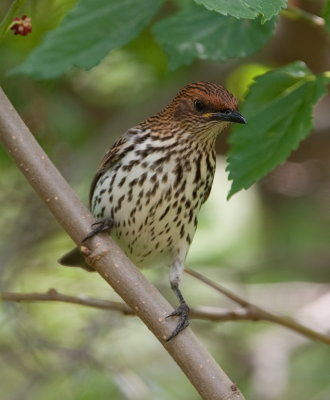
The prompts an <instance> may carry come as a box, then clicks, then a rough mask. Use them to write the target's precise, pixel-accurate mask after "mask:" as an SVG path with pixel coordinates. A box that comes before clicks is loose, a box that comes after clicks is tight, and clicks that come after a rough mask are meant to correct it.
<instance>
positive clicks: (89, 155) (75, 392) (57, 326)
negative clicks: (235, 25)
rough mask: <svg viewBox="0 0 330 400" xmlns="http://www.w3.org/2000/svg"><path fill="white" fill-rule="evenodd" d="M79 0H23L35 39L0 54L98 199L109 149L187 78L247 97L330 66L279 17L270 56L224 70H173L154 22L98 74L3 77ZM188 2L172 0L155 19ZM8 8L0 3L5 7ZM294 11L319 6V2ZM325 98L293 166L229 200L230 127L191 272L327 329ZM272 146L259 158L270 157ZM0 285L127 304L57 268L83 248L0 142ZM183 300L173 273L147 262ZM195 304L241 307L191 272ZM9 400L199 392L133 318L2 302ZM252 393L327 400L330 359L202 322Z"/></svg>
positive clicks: (262, 334) (187, 290)
mask: <svg viewBox="0 0 330 400" xmlns="http://www.w3.org/2000/svg"><path fill="white" fill-rule="evenodd" d="M74 3H75V1H74V0H70V1H68V0H37V1H27V2H26V5H25V6H24V8H23V9H22V14H26V15H29V16H31V17H32V20H33V33H32V34H31V35H29V36H27V37H18V36H14V35H12V34H11V33H9V34H8V35H7V37H6V39H5V41H4V42H3V43H2V45H1V47H0V83H1V86H2V88H3V89H4V90H5V92H6V94H7V95H8V97H9V98H10V100H11V101H12V103H13V104H14V105H15V107H16V108H17V110H18V112H19V113H20V115H21V116H22V117H23V119H24V121H25V122H26V124H27V125H28V126H29V128H30V129H31V130H32V132H33V133H34V134H35V136H36V138H37V140H38V141H39V143H40V144H41V145H42V146H43V148H44V149H45V150H46V152H47V153H48V155H49V156H50V158H51V159H52V160H53V162H54V163H55V165H56V166H57V167H58V168H59V170H60V171H61V173H62V174H63V175H64V176H65V178H66V179H67V180H68V181H69V182H70V183H71V185H72V186H73V187H74V189H75V191H76V192H77V193H78V195H79V196H80V198H81V199H82V200H83V201H84V202H85V203H86V204H87V198H88V191H89V184H90V182H91V179H92V177H93V174H94V171H95V170H96V167H97V165H98V163H99V161H100V159H101V157H102V156H103V153H104V151H105V149H107V148H108V147H110V146H111V145H112V143H113V142H114V141H115V140H116V138H118V137H119V136H120V135H121V134H122V133H123V132H124V131H125V130H126V129H128V128H130V127H131V126H134V125H135V124H136V123H138V122H140V121H141V120H143V119H144V118H146V117H148V116H150V115H152V114H153V113H155V112H157V111H159V110H160V109H161V108H162V107H163V106H165V105H166V104H167V103H168V101H169V100H170V99H171V98H172V97H173V96H174V94H176V92H177V91H178V90H179V89H180V88H181V87H182V86H184V85H185V84H186V83H188V82H192V81H199V80H207V81H215V82H218V83H222V84H224V85H226V86H227V87H228V89H229V90H231V91H232V92H233V93H234V94H235V95H236V96H237V97H238V98H239V99H240V101H243V98H244V93H245V91H246V88H247V86H248V85H249V84H250V83H251V80H252V78H253V76H255V75H257V74H260V73H263V72H265V71H266V70H268V69H269V68H272V67H274V66H280V65H284V64H286V63H289V62H291V61H294V60H303V61H305V62H306V63H307V65H308V67H309V68H310V69H311V70H312V71H313V72H314V73H318V72H321V71H324V70H329V69H330V46H329V37H328V36H326V35H325V33H324V31H323V30H322V29H319V28H315V27H313V26H312V25H310V24H308V23H306V22H303V21H290V20H287V19H285V18H282V19H281V21H280V23H279V24H278V26H277V30H276V33H275V35H274V37H273V39H272V40H271V41H270V43H268V44H267V45H266V46H265V47H264V48H263V49H262V51H260V52H259V53H257V54H255V55H253V56H251V57H249V58H247V59H244V60H235V61H230V62H227V63H225V64H221V63H218V62H211V61H198V62H195V63H194V64H193V65H192V66H190V67H182V68H180V69H178V70H176V71H174V72H173V71H169V70H168V68H167V58H166V55H165V54H164V53H163V50H162V49H161V48H160V47H159V46H158V45H157V44H156V43H155V42H154V40H153V38H152V35H151V34H150V32H149V30H145V31H143V32H142V34H141V35H140V36H139V37H138V38H137V39H135V40H134V41H133V42H131V43H130V44H129V45H127V46H125V47H124V48H122V49H120V50H115V51H113V52H111V53H110V54H109V56H107V57H106V58H105V59H104V60H103V61H102V62H101V63H100V65H98V66H96V67H94V68H93V69H92V70H90V71H81V70H72V71H70V72H69V73H68V74H66V75H65V76H64V77H63V78H61V79H58V80H56V81H50V82H35V81H32V80H30V79H27V78H24V77H17V76H15V77H10V76H8V75H7V72H8V71H9V70H10V69H11V68H13V67H15V66H16V65H18V64H19V63H20V62H22V61H23V60H24V58H25V57H26V55H27V54H28V53H29V51H30V50H31V49H32V48H33V47H34V46H36V45H37V44H38V43H39V41H40V38H41V36H42V35H43V34H44V32H45V31H46V30H48V29H50V28H51V27H53V26H56V25H57V24H58V22H59V20H61V18H62V17H63V15H64V14H65V13H66V11H67V10H68V9H69V8H70V7H72V5H73V4H74ZM176 3H180V1H177V2H175V1H174V2H168V3H166V6H164V7H163V8H162V9H161V11H160V13H159V14H157V16H156V18H160V17H162V16H164V15H167V14H168V13H170V12H171V11H172V9H173V8H174V7H175V6H176ZM9 4H10V1H8V0H2V1H1V3H0V16H2V15H4V13H5V11H6V10H7V8H8V6H9ZM294 4H296V5H299V6H300V7H302V8H305V9H306V10H308V11H311V12H315V13H318V12H319V10H320V7H321V6H322V4H323V3H322V2H321V1H312V0H304V1H295V2H294ZM329 107H330V99H329V96H327V97H325V98H324V99H323V100H322V101H321V102H320V103H319V104H318V105H317V107H316V109H315V122H314V125H315V129H314V131H313V132H312V134H311V135H310V136H309V137H308V139H307V140H305V141H304V142H303V143H302V144H301V146H300V147H299V149H298V150H297V151H295V152H294V154H292V155H291V157H290V159H289V160H288V161H287V162H286V163H285V164H283V165H281V166H279V167H278V168H277V169H275V170H274V171H273V172H271V173H270V174H269V175H268V176H267V177H266V178H264V179H263V180H262V181H261V182H260V183H259V184H258V185H254V187H252V188H251V189H249V190H248V191H246V192H241V193H238V194H237V195H235V196H234V197H233V198H232V199H231V200H230V201H229V202H227V200H226V196H227V193H228V191H229V183H228V181H227V176H226V173H225V172H224V169H225V166H226V163H225V154H226V151H227V150H228V146H227V144H226V138H227V135H228V133H226V134H224V135H222V137H220V138H219V139H218V143H217V150H218V156H219V159H218V164H217V175H216V178H215V182H214V188H213V191H212V194H211V197H210V199H209V201H208V203H207V204H206V205H205V206H204V208H203V209H202V213H201V216H200V223H199V227H198V231H197V233H196V236H195V238H194V241H193V244H192V247H191V251H190V254H189V257H188V260H187V265H188V266H189V267H193V268H195V269H196V270H198V271H199V272H201V273H203V274H205V275H206V276H208V277H210V278H212V279H214V280H216V281H218V282H221V283H222V284H224V285H226V286H227V287H230V288H232V289H233V290H235V291H236V292H237V293H239V294H240V295H241V296H243V297H245V298H246V299H248V300H250V301H253V302H255V303H257V304H259V305H261V306H263V307H265V308H267V309H269V310H272V311H276V312H280V313H283V314H288V315H291V316H294V317H295V318H297V319H298V320H299V321H301V322H303V323H305V324H306V325H308V326H310V327H311V328H314V329H316V330H319V331H322V332H326V331H329V329H330V314H329V310H330V299H329V278H330V268H329V263H330V249H329V237H330V189H329V188H330V157H329V154H330V118H329ZM262 156H264V155H261V157H262ZM0 171H1V174H0V210H1V216H2V217H1V218H0V256H1V261H0V284H1V290H2V291H17V292H34V291H36V292H45V291H47V290H48V289H49V288H55V289H56V290H58V291H60V292H62V293H66V294H71V295H87V296H94V297H98V298H103V299H111V300H112V299H114V300H118V297H117V295H116V294H115V293H114V292H113V291H112V290H111V288H109V286H108V285H107V284H106V283H105V282H104V281H103V280H102V279H100V278H99V276H98V275H97V274H89V273H86V272H85V271H83V270H75V269H66V268H63V267H60V266H59V265H58V264H57V262H56V260H57V259H58V258H59V257H60V256H61V255H62V254H63V253H64V252H66V251H68V250H69V249H70V248H71V247H72V242H71V240H70V239H69V238H68V236H67V235H66V234H65V232H63V230H62V229H61V228H60V226H59V225H58V224H57V223H56V221H55V220H54V218H53V217H52V215H51V214H50V213H49V211H48V210H47V209H46V207H45V206H44V204H43V203H42V202H41V201H40V200H39V199H38V197H37V195H36V194H35V193H34V192H33V191H32V189H31V188H30V187H29V185H28V183H27V182H26V181H25V179H24V177H23V176H22V175H21V174H20V172H19V171H18V169H17V168H16V166H15V165H14V164H13V162H12V161H11V159H10V158H9V156H8V155H7V154H6V152H5V150H4V149H3V148H2V147H0ZM144 273H145V274H146V276H147V277H148V278H149V279H150V280H151V281H152V282H153V283H154V284H155V285H156V286H157V287H158V288H159V289H160V290H161V292H162V293H163V294H164V295H165V296H166V297H167V298H168V299H169V300H170V301H171V302H172V303H173V304H176V300H175V298H174V296H173V294H172V293H171V290H170V288H169V284H168V270H161V269H159V270H145V271H144ZM182 291H183V293H184V294H185V298H186V300H187V301H188V303H189V304H190V305H191V306H197V305H212V306H219V307H231V308H236V306H235V305H233V304H231V303H230V302H229V301H228V300H227V299H225V298H223V297H221V296H219V295H218V294H217V293H215V292H214V291H212V290H211V289H209V288H207V287H206V286H205V285H203V284H202V283H200V282H198V281H196V280H194V279H193V278H192V277H190V276H184V280H183V284H182ZM0 306H1V308H0V324H1V325H0V399H1V400H14V399H15V400H19V399H24V400H30V399H45V400H51V399H58V398H62V399H79V400H90V399H116V400H117V399H118V400H122V399H123V400H126V399H128V400H149V399H157V400H158V399H159V400H169V399H184V400H185V399H189V400H193V399H198V398H199V396H198V395H197V394H196V392H195V390H194V388H193V387H192V386H191V385H190V383H189V382H188V381H187V379H186V378H185V376H184V375H183V374H182V372H181V371H180V370H179V368H178V367H177V366H176V365H175V363H174V362H173V361H172V360H171V359H170V357H169V356H168V355H167V353H166V352H165V350H164V349H163V347H162V346H161V345H160V344H159V343H158V342H157V341H156V339H155V338H154V337H153V335H152V334H151V333H150V332H149V331H148V330H147V329H146V327H145V326H144V325H143V324H142V323H141V322H140V321H139V320H138V319H137V318H135V317H129V316H122V315H119V314H116V313H115V312H107V311H102V310H96V309H92V308H87V307H83V306H78V305H70V304H60V303H32V304H18V303H17V304H15V303H10V302H2V304H1V305H0ZM191 327H192V329H193V330H194V331H195V332H196V333H197V335H198V336H199V337H200V339H201V340H202V341H203V342H204V343H205V345H206V346H207V347H208V348H209V350H210V351H211V353H212V354H213V355H214V357H215V358H216V359H217V360H218V362H219V363H220V365H221V366H222V367H223V368H224V370H225V371H226V372H227V373H228V375H229V376H230V377H231V379H232V380H233V381H235V382H237V384H238V386H239V388H240V389H241V390H242V391H243V393H244V395H245V396H246V398H247V399H254V400H286V399H289V398H299V399H300V400H307V399H309V400H328V399H329V398H330V373H329V371H330V352H329V349H328V348H327V347H326V346H325V345H324V344H320V343H315V342H314V343H313V342H309V341H307V340H306V339H304V338H302V337H300V336H299V335H297V334H294V333H292V332H290V331H287V330H285V329H284V328H280V327H277V326H275V325H272V324H270V323H253V322H227V323H222V324H217V323H214V322H205V321H195V320H194V321H192V322H191Z"/></svg>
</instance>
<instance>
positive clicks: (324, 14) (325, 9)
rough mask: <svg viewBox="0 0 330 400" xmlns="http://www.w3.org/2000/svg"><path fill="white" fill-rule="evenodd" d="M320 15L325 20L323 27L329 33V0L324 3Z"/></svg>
mask: <svg viewBox="0 0 330 400" xmlns="http://www.w3.org/2000/svg"><path fill="white" fill-rule="evenodd" d="M321 15H322V17H323V18H324V20H325V29H326V30H327V31H328V32H329V33H330V0H328V1H327V2H326V3H325V5H324V7H323V9H322V13H321Z"/></svg>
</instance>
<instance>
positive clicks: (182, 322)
mask: <svg viewBox="0 0 330 400" xmlns="http://www.w3.org/2000/svg"><path fill="white" fill-rule="evenodd" d="M189 311H190V310H189V307H188V304H187V303H185V302H182V303H181V304H180V305H179V307H178V308H176V309H175V310H174V311H173V312H172V313H171V314H169V315H167V317H166V318H170V317H179V321H178V324H177V326H176V328H175V329H174V331H173V332H172V333H171V335H170V336H169V337H168V338H167V339H166V341H167V342H169V341H170V340H171V339H173V338H174V337H175V336H176V335H178V334H179V333H180V332H181V331H183V330H184V329H186V328H187V326H188V325H189Z"/></svg>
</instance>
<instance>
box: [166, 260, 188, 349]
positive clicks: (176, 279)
mask: <svg viewBox="0 0 330 400" xmlns="http://www.w3.org/2000/svg"><path fill="white" fill-rule="evenodd" d="M183 269H184V265H183V260H177V261H175V262H174V264H173V265H172V267H171V275H170V281H171V288H172V290H173V292H174V293H175V295H176V297H177V298H178V300H179V302H180V304H179V306H178V307H177V308H176V309H175V310H174V311H173V312H172V313H171V314H169V315H167V316H166V318H170V317H179V321H178V324H177V326H176V327H175V329H174V331H173V332H172V333H171V335H170V336H169V337H168V338H167V339H166V341H167V342H169V341H170V340H171V339H173V338H174V337H175V336H176V335H178V334H179V333H180V332H181V331H183V330H184V329H185V328H187V326H188V325H189V311H190V310H189V307H188V304H187V303H186V302H185V299H184V298H183V296H182V293H181V291H180V289H179V284H180V281H181V277H182V273H183Z"/></svg>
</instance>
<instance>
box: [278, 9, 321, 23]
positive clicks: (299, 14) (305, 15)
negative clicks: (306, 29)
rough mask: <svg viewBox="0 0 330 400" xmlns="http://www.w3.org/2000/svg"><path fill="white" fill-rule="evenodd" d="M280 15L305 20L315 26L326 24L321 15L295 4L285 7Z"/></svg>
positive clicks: (295, 19)
mask: <svg viewBox="0 0 330 400" xmlns="http://www.w3.org/2000/svg"><path fill="white" fill-rule="evenodd" d="M280 15H283V16H284V17H286V18H288V19H291V20H293V21H298V20H303V21H306V22H308V23H310V24H311V25H314V26H324V25H325V21H324V18H322V17H319V16H318V15H315V14H311V13H309V12H307V11H305V10H302V9H301V8H298V7H294V6H289V7H288V8H283V9H282V10H281V12H280Z"/></svg>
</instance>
